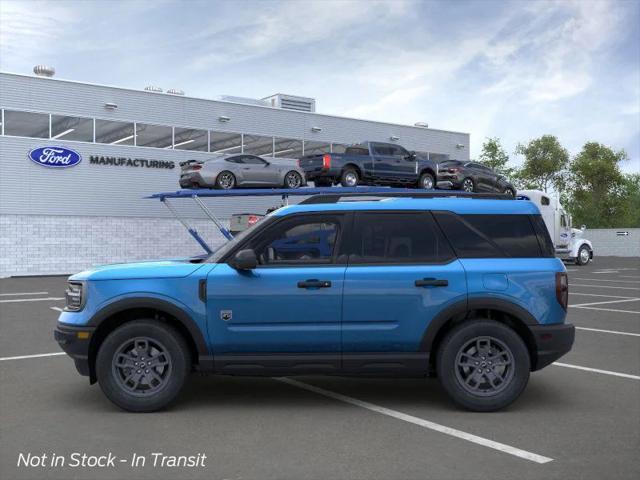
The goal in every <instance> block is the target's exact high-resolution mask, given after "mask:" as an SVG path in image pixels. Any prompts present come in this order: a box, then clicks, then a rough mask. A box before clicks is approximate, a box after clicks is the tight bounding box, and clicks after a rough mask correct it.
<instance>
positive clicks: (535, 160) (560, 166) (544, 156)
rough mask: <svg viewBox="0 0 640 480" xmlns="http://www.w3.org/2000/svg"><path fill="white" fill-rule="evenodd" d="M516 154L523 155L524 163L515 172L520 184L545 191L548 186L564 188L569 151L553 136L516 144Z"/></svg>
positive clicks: (557, 189) (556, 188)
mask: <svg viewBox="0 0 640 480" xmlns="http://www.w3.org/2000/svg"><path fill="white" fill-rule="evenodd" d="M516 154H520V155H524V164H523V165H522V168H521V169H520V170H519V171H518V174H517V179H518V183H519V184H520V185H521V186H524V187H526V188H535V189H538V190H544V191H545V192H546V191H548V190H549V188H550V187H554V188H555V190H556V191H558V192H561V191H562V190H564V188H565V186H566V175H565V173H566V168H567V165H568V164H569V152H568V151H567V149H565V148H564V147H563V146H562V145H560V142H559V141H558V139H557V138H556V137H555V136H553V135H543V136H541V137H540V138H535V139H533V140H531V141H529V143H527V144H518V146H517V147H516Z"/></svg>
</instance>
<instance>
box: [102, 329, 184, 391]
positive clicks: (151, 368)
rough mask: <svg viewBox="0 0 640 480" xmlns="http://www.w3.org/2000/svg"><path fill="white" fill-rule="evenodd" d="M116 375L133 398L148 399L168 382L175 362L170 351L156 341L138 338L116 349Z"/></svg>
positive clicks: (114, 368) (114, 372)
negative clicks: (147, 396)
mask: <svg viewBox="0 0 640 480" xmlns="http://www.w3.org/2000/svg"><path fill="white" fill-rule="evenodd" d="M111 367H112V372H113V376H114V378H115V379H116V382H117V383H118V385H119V386H120V388H122V389H123V390H124V391H126V392H127V393H128V394H130V395H135V396H146V395H150V394H153V393H156V392H158V391H159V390H161V389H162V388H164V387H165V385H166V384H167V383H168V379H169V377H170V376H171V370H172V362H171V356H170V355H169V353H168V350H167V349H166V348H165V346H164V345H162V344H161V343H160V342H158V341H157V340H153V339H151V338H149V337H135V338H132V339H130V340H127V341H126V342H124V343H123V344H122V345H120V347H119V348H118V349H117V350H116V353H115V354H114V356H113V360H112V362H111Z"/></svg>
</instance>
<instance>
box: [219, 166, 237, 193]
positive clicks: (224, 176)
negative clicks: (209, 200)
mask: <svg viewBox="0 0 640 480" xmlns="http://www.w3.org/2000/svg"><path fill="white" fill-rule="evenodd" d="M235 186H236V176H235V175H234V174H233V173H231V172H230V171H228V170H224V171H222V172H220V173H219V174H218V176H217V177H216V188H219V189H220V190H231V189H233V188H235Z"/></svg>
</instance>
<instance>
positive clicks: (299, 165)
mask: <svg viewBox="0 0 640 480" xmlns="http://www.w3.org/2000/svg"><path fill="white" fill-rule="evenodd" d="M297 163H298V168H299V167H300V166H301V165H300V159H298V162H297Z"/></svg>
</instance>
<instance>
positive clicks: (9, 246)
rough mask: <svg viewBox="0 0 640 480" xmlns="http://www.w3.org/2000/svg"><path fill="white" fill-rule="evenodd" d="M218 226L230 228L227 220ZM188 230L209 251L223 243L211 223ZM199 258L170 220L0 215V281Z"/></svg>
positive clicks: (178, 226)
mask: <svg viewBox="0 0 640 480" xmlns="http://www.w3.org/2000/svg"><path fill="white" fill-rule="evenodd" d="M222 223H223V224H224V225H225V226H226V227H227V228H228V226H229V223H228V221H223V222H222ZM192 225H193V226H194V227H195V228H196V230H198V233H200V234H201V235H202V236H203V237H204V238H205V239H206V241H207V243H209V245H210V246H211V247H216V246H218V245H220V244H222V243H223V242H224V241H225V240H224V238H223V237H222V235H221V234H220V233H219V232H218V231H217V229H216V228H215V227H214V225H213V224H212V222H210V221H206V220H195V221H193V222H192ZM203 253H204V250H202V248H201V247H200V246H199V245H198V244H197V243H196V242H195V240H194V239H193V238H192V237H191V236H190V235H189V234H188V233H187V231H186V229H185V228H184V227H183V226H182V225H181V224H180V222H178V220H175V219H170V218H144V217H90V216H60V215H0V277H7V276H14V275H57V274H70V273H76V272H79V271H82V270H85V269H87V268H89V267H91V266H95V265H101V264H108V263H120V262H132V261H138V260H153V259H163V258H165V259H166V258H184V257H189V256H194V255H201V254H203Z"/></svg>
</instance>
